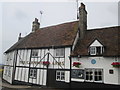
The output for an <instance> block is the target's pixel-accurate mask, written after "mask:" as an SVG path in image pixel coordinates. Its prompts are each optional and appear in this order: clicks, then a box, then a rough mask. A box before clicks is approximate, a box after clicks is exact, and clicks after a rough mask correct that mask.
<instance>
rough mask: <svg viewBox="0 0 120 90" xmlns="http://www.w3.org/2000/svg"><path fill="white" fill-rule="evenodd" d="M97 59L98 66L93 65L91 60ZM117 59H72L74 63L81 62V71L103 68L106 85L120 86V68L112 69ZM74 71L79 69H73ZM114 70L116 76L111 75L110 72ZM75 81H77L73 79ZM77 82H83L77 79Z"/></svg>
mask: <svg viewBox="0 0 120 90" xmlns="http://www.w3.org/2000/svg"><path fill="white" fill-rule="evenodd" d="M92 59H95V60H96V64H92V63H91V60H92ZM115 60H116V59H115V58H114V57H82V58H79V59H78V58H72V63H73V62H80V63H82V64H81V66H80V69H85V68H101V69H103V74H104V77H103V78H104V81H103V82H104V83H106V84H120V82H118V80H119V78H120V74H119V73H120V72H119V71H120V68H114V67H112V65H111V63H112V62H114V61H115ZM72 69H79V68H76V67H73V65H72ZM110 69H112V70H114V74H109V70H110ZM72 80H74V81H75V79H72ZM76 81H81V80H79V79H76Z"/></svg>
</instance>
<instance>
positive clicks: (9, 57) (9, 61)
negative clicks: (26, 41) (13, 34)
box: [3, 51, 16, 84]
mask: <svg viewBox="0 0 120 90" xmlns="http://www.w3.org/2000/svg"><path fill="white" fill-rule="evenodd" d="M15 53H16V51H12V52H10V53H7V54H5V66H4V72H3V79H5V80H6V81H8V82H9V83H11V84H12V72H13V62H14V59H15V56H14V55H15ZM9 70H10V71H9ZM8 72H10V73H8Z"/></svg>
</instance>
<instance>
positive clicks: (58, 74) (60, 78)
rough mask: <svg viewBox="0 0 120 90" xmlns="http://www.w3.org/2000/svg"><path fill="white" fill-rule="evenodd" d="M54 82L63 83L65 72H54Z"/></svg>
mask: <svg viewBox="0 0 120 90" xmlns="http://www.w3.org/2000/svg"><path fill="white" fill-rule="evenodd" d="M56 80H57V81H65V71H56Z"/></svg>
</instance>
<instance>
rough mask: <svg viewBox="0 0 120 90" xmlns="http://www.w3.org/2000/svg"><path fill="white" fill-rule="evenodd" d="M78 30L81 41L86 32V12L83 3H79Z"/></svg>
mask: <svg viewBox="0 0 120 90" xmlns="http://www.w3.org/2000/svg"><path fill="white" fill-rule="evenodd" d="M79 29H80V39H82V38H83V37H84V34H85V32H86V30H87V11H86V9H85V5H84V4H83V3H81V6H80V7H79Z"/></svg>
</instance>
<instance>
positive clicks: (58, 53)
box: [55, 48, 65, 57]
mask: <svg viewBox="0 0 120 90" xmlns="http://www.w3.org/2000/svg"><path fill="white" fill-rule="evenodd" d="M64 56H65V48H57V49H55V57H64Z"/></svg>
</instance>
